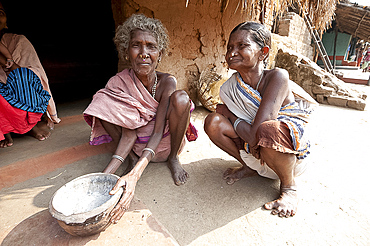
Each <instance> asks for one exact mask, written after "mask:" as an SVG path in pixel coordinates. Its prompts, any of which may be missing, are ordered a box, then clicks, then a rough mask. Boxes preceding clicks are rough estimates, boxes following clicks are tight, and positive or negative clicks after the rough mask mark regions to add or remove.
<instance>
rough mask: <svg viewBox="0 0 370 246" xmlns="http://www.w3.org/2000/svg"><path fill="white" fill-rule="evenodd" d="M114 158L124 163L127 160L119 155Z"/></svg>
mask: <svg viewBox="0 0 370 246" xmlns="http://www.w3.org/2000/svg"><path fill="white" fill-rule="evenodd" d="M112 158H116V159H117V160H120V161H121V162H122V163H123V162H124V161H125V159H123V158H122V156H119V155H112Z"/></svg>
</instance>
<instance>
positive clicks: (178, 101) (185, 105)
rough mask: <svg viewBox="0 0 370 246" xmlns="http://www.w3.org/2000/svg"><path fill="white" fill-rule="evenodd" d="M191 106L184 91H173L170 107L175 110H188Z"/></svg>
mask: <svg viewBox="0 0 370 246" xmlns="http://www.w3.org/2000/svg"><path fill="white" fill-rule="evenodd" d="M190 106H191V103H190V98H189V96H188V94H187V93H186V92H185V91H184V90H177V91H174V92H173V93H172V95H171V97H170V107H173V109H175V110H180V111H184V110H189V109H190Z"/></svg>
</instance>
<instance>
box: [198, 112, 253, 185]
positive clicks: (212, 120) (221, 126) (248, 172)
mask: <svg viewBox="0 0 370 246" xmlns="http://www.w3.org/2000/svg"><path fill="white" fill-rule="evenodd" d="M204 130H205V132H206V133H207V135H208V137H209V138H210V139H211V141H212V142H213V143H214V144H215V145H217V146H218V147H219V148H220V149H222V150H223V151H225V152H226V153H228V154H229V155H231V156H233V157H234V158H235V159H237V160H238V161H239V162H240V163H241V164H242V167H236V168H228V169H227V170H226V171H225V173H224V175H223V178H224V179H226V180H227V183H228V184H233V183H234V182H235V181H238V180H239V179H242V178H245V177H250V176H254V175H257V172H256V171H254V170H252V169H251V168H249V167H248V166H247V165H246V163H245V162H244V161H243V160H242V158H241V156H240V152H239V150H240V149H241V148H242V146H237V144H236V143H238V141H240V138H239V136H238V135H237V134H236V133H235V131H234V128H233V126H232V125H231V123H230V121H229V120H228V119H227V118H226V117H224V116H223V115H221V114H218V113H211V114H209V115H208V116H207V118H206V119H205V122H204Z"/></svg>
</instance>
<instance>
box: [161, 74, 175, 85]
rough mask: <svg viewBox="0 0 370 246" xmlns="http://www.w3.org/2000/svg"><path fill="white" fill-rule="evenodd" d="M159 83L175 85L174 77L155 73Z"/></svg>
mask: <svg viewBox="0 0 370 246" xmlns="http://www.w3.org/2000/svg"><path fill="white" fill-rule="evenodd" d="M157 75H158V80H159V81H161V82H162V81H166V82H168V83H177V80H176V78H175V76H173V75H172V74H169V73H162V72H157Z"/></svg>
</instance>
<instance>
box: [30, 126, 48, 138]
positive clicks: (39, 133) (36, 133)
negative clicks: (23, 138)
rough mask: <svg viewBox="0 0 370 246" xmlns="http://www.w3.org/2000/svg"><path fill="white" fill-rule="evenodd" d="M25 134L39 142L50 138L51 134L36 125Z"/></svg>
mask: <svg viewBox="0 0 370 246" xmlns="http://www.w3.org/2000/svg"><path fill="white" fill-rule="evenodd" d="M27 134H28V135H30V136H32V137H34V138H36V139H37V140H39V141H43V140H45V139H47V138H48V137H50V135H51V132H50V130H44V129H42V128H41V127H38V126H37V125H35V126H34V127H33V128H32V129H31V131H29V132H27Z"/></svg>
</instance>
